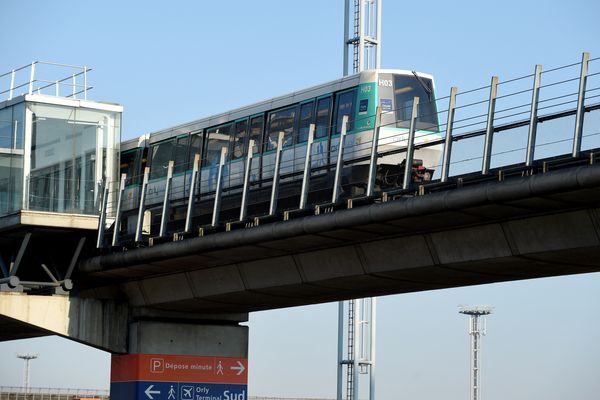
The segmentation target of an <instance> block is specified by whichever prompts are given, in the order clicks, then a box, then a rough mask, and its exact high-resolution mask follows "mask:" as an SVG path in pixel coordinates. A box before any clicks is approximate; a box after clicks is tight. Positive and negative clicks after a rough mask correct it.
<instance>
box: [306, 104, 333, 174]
mask: <svg viewBox="0 0 600 400" xmlns="http://www.w3.org/2000/svg"><path fill="white" fill-rule="evenodd" d="M332 103H333V101H332V96H331V95H327V96H324V97H321V98H318V99H317V104H316V111H315V114H316V115H315V117H316V118H315V125H316V126H315V141H314V144H313V149H312V162H311V167H312V168H317V167H323V166H326V165H328V164H329V148H330V145H329V137H330V133H331V114H332V113H331V108H332ZM324 173H326V170H325V169H322V170H320V171H319V172H317V173H316V174H317V175H318V174H324Z"/></svg>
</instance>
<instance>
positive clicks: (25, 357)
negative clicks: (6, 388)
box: [17, 354, 38, 393]
mask: <svg viewBox="0 0 600 400" xmlns="http://www.w3.org/2000/svg"><path fill="white" fill-rule="evenodd" d="M17 358H20V359H22V360H23V361H25V370H24V371H23V387H25V393H29V361H31V360H35V359H36V358H38V355H37V354H17Z"/></svg>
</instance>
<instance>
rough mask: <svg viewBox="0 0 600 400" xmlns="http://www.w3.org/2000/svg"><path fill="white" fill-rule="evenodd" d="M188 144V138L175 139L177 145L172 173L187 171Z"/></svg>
mask: <svg viewBox="0 0 600 400" xmlns="http://www.w3.org/2000/svg"><path fill="white" fill-rule="evenodd" d="M189 144H190V137H189V136H183V137H179V138H177V145H176V146H175V156H174V157H173V160H174V161H175V168H174V170H173V172H174V173H176V174H177V173H180V172H184V171H185V170H187V169H188V165H189V163H188V153H189V150H190V149H189Z"/></svg>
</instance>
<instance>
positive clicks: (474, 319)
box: [459, 306, 492, 400]
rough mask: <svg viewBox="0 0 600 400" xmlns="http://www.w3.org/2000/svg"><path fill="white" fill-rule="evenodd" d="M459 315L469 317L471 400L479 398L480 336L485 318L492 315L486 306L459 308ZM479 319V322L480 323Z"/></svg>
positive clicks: (484, 330) (484, 331)
mask: <svg viewBox="0 0 600 400" xmlns="http://www.w3.org/2000/svg"><path fill="white" fill-rule="evenodd" d="M459 313H461V314H465V315H469V316H470V317H471V318H470V321H469V335H471V400H479V399H480V398H481V379H480V372H481V354H480V353H481V336H482V335H485V333H486V327H485V316H486V315H489V314H491V313H492V308H491V307H487V306H477V307H460V310H459ZM480 317H481V321H480Z"/></svg>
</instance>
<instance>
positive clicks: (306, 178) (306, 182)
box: [298, 124, 315, 210]
mask: <svg viewBox="0 0 600 400" xmlns="http://www.w3.org/2000/svg"><path fill="white" fill-rule="evenodd" d="M314 137H315V124H310V128H309V129H308V141H307V142H306V158H305V159H304V175H303V177H302V190H301V192H300V205H299V206H298V209H300V210H304V209H305V208H306V202H307V200H308V187H309V186H310V166H311V156H312V145H313V140H314Z"/></svg>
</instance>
